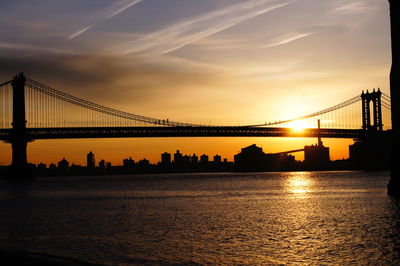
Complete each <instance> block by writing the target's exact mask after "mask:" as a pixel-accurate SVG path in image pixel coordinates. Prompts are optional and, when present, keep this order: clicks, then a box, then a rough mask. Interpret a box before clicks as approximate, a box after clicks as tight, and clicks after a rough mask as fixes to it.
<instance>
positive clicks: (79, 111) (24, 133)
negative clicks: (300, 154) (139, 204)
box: [0, 73, 391, 179]
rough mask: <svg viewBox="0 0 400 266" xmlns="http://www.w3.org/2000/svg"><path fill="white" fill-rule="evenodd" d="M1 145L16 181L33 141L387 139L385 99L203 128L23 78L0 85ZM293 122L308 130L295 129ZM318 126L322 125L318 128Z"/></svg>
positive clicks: (370, 96)
mask: <svg viewBox="0 0 400 266" xmlns="http://www.w3.org/2000/svg"><path fill="white" fill-rule="evenodd" d="M0 102H1V104H2V105H1V108H0V119H1V121H0V140H2V141H5V142H7V143H11V145H12V168H13V169H14V170H15V176H16V177H15V178H17V179H18V178H23V177H24V176H26V175H27V174H28V167H27V165H28V164H27V162H28V161H27V151H26V148H27V144H28V143H29V142H30V141H33V140H35V139H69V138H118V137H313V138H352V139H366V138H368V137H369V136H372V135H373V136H376V135H377V134H378V135H382V136H383V135H387V134H390V131H391V130H390V124H389V125H383V119H382V107H383V108H386V109H388V110H390V109H391V104H390V97H389V96H388V95H386V94H385V93H383V92H381V91H380V90H379V89H378V90H375V89H374V90H373V91H372V92H368V91H366V92H364V91H363V92H362V94H361V95H357V96H354V97H352V98H350V99H348V100H346V101H343V102H341V103H339V104H336V105H334V106H331V107H329V108H325V109H323V110H320V111H317V112H313V113H311V114H307V115H303V116H298V117H294V118H291V119H286V120H281V121H273V122H264V123H260V124H253V125H251V124H245V125H236V126H224V125H202V124H195V123H185V122H177V121H171V120H169V119H158V118H152V117H147V116H142V115H136V114H132V113H128V112H124V111H120V110H116V109H113V108H110V107H107V106H103V105H100V104H96V103H94V102H90V101H87V100H84V99H81V98H78V97H75V96H72V95H70V94H67V93H64V92H62V91H60V90H57V89H54V88H52V87H49V86H46V85H44V84H42V83H39V82H37V81H34V80H32V79H29V78H27V77H25V76H24V75H23V74H22V73H20V74H18V75H16V76H14V78H13V79H12V80H9V81H7V82H4V83H2V84H0ZM297 121H307V122H306V123H307V125H309V127H308V128H303V129H302V130H294V128H293V127H294V125H295V124H296V122H297ZM321 124H322V126H321Z"/></svg>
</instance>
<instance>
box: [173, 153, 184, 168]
mask: <svg viewBox="0 0 400 266" xmlns="http://www.w3.org/2000/svg"><path fill="white" fill-rule="evenodd" d="M182 157H183V155H182V153H180V151H179V150H176V152H175V154H174V163H175V164H177V165H180V164H182Z"/></svg>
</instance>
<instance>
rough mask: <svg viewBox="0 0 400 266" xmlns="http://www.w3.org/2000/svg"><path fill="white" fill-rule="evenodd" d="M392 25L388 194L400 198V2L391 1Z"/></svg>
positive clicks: (396, 0)
mask: <svg viewBox="0 0 400 266" xmlns="http://www.w3.org/2000/svg"><path fill="white" fill-rule="evenodd" d="M389 4H390V25H391V38H392V68H391V71H390V97H391V103H392V140H391V146H392V148H391V151H392V154H391V166H390V182H389V184H388V193H389V194H390V195H393V196H397V197H400V166H399V162H398V159H396V154H395V153H396V152H398V151H399V150H400V144H399V141H396V138H397V137H398V136H399V133H400V110H399V107H400V106H399V105H398V103H399V101H400V22H399V18H400V2H399V1H398V0H389Z"/></svg>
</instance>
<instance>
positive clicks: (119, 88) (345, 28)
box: [0, 0, 390, 164]
mask: <svg viewBox="0 0 400 266" xmlns="http://www.w3.org/2000/svg"><path fill="white" fill-rule="evenodd" d="M1 10H2V11H0V12H1V13H2V21H3V22H4V23H2V26H0V30H1V31H2V32H3V33H4V34H2V37H0V38H1V39H0V47H1V51H0V62H1V63H2V65H5V66H7V67H6V68H2V70H0V78H1V79H2V80H8V79H9V78H10V77H11V76H12V75H14V74H15V73H17V72H20V71H24V72H25V73H26V74H27V75H28V76H30V77H32V78H35V79H38V80H41V81H43V82H46V83H48V84H51V85H52V86H53V85H54V86H55V87H57V88H60V89H62V90H65V91H66V92H69V93H71V94H73V95H77V96H80V97H84V98H86V99H90V100H92V101H95V102H99V103H101V104H105V105H107V106H113V107H115V108H118V109H121V110H125V111H129V112H133V113H137V114H141V115H147V116H154V117H168V118H170V119H174V120H176V121H185V122H193V123H203V124H226V125H236V124H252V123H260V122H264V121H268V120H279V119H286V118H291V117H293V114H306V113H309V112H312V111H315V110H319V109H321V108H324V107H328V106H331V105H332V104H335V103H337V102H340V101H342V100H344V99H346V98H348V96H354V95H355V94H359V93H360V92H361V90H366V89H372V88H377V87H380V88H381V89H382V91H384V92H386V93H387V92H388V77H387V73H388V70H389V66H390V49H389V47H390V43H389V27H388V24H389V18H388V17H389V16H388V4H387V2H386V1H370V0H363V1H360V0H357V1H343V0H335V1H329V3H326V2H322V1H315V0H308V1H268V0H251V1H222V0H221V1H202V2H201V3H199V2H198V1H197V2H196V1H168V3H165V1H154V0H144V1H112V2H111V1H87V2H85V3H84V4H82V3H81V1H69V2H68V3H61V2H59V1H45V2H41V4H35V3H34V2H30V3H23V2H20V1H5V2H3V3H2V9H1ZM26 10H30V12H29V13H27V12H25V11H26ZM160 10H162V11H163V12H160ZM22 18H23V19H22ZM277 110H278V111H277ZM326 141H327V143H328V144H329V146H331V147H332V148H331V149H332V156H333V158H336V159H341V158H344V157H347V156H348V151H347V148H346V147H347V146H348V144H349V141H348V140H326ZM314 142H315V140H311V139H304V140H300V139H299V140H292V139H285V140H284V141H281V140H273V139H268V138H267V139H262V140H261V139H242V138H235V139H226V138H217V139H214V138H212V139H210V138H207V139H200V138H195V139H124V140H122V139H112V140H104V139H102V140H82V141H81V140H63V141H56V140H54V141H53V140H52V141H36V142H34V143H30V144H29V149H28V158H29V160H30V161H32V162H34V163H35V162H38V161H39V160H40V159H42V158H43V157H44V160H47V161H51V160H52V158H56V157H57V155H58V153H59V151H62V152H65V153H67V154H68V155H70V156H71V157H72V158H76V159H78V156H79V155H78V154H80V153H82V152H83V151H85V150H91V149H93V147H97V148H98V149H99V152H100V153H102V154H105V155H106V154H107V153H110V152H112V154H110V156H111V157H113V159H111V161H118V160H120V158H123V157H126V155H127V154H129V152H130V150H134V151H138V152H139V155H140V154H141V153H143V154H144V153H148V154H150V155H149V157H150V160H155V158H156V157H157V154H158V153H159V152H160V151H161V150H165V149H167V148H168V147H170V146H171V145H172V146H174V147H175V146H176V147H178V148H179V149H184V148H186V147H188V148H189V149H190V150H194V151H196V153H209V150H211V149H218V150H217V152H218V153H221V154H222V153H225V154H227V157H228V158H233V155H234V154H235V152H236V151H237V150H238V149H240V147H243V146H246V145H250V144H251V143H260V145H261V146H265V147H268V149H271V152H275V151H280V150H282V149H292V148H296V147H298V146H302V145H306V144H312V143H314ZM170 143H171V144H170ZM0 149H1V150H2V156H0V164H7V163H9V162H10V147H9V145H8V144H4V143H2V144H0ZM74 154H75V155H74Z"/></svg>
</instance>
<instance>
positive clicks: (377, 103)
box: [375, 88, 383, 131]
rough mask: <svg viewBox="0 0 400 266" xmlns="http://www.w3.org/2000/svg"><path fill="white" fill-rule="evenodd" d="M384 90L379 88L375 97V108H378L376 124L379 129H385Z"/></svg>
mask: <svg viewBox="0 0 400 266" xmlns="http://www.w3.org/2000/svg"><path fill="white" fill-rule="evenodd" d="M381 96H382V92H381V90H380V89H379V88H378V91H377V92H376V98H375V108H376V126H377V130H378V131H382V130H383V122H382V101H381Z"/></svg>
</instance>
